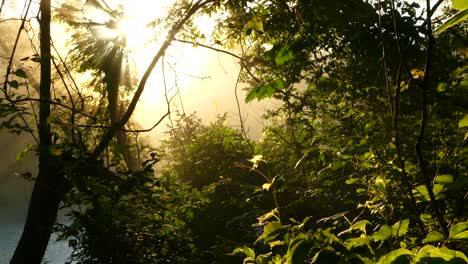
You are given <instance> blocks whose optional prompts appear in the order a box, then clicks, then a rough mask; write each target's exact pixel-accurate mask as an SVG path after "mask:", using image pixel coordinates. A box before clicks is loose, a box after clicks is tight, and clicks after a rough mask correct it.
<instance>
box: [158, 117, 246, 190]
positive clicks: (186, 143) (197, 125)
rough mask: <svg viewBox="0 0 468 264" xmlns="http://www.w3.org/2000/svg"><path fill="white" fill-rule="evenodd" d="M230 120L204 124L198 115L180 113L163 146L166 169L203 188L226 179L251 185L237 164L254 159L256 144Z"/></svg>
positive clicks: (162, 157) (218, 120) (161, 154)
mask: <svg viewBox="0 0 468 264" xmlns="http://www.w3.org/2000/svg"><path fill="white" fill-rule="evenodd" d="M226 119H227V115H222V116H219V117H218V118H217V120H216V121H215V122H212V123H210V124H203V123H202V120H201V119H200V118H198V117H197V116H196V115H195V114H190V115H185V114H180V113H177V118H176V119H175V120H174V121H173V126H171V127H169V130H168V131H167V132H166V133H167V135H168V137H167V138H166V139H165V140H164V141H163V142H162V144H161V147H160V153H159V155H160V158H161V159H162V160H165V161H167V165H165V166H164V167H163V170H164V171H168V172H169V173H171V174H174V175H175V176H176V177H177V178H179V179H180V180H182V181H184V182H186V183H190V184H191V185H192V186H194V187H196V188H199V189H201V188H202V187H203V186H207V185H209V184H211V183H214V182H216V181H218V180H220V179H223V178H224V179H231V180H233V181H236V182H239V181H244V182H249V181H250V178H251V177H249V176H248V175H246V174H248V173H246V172H245V171H244V170H242V169H239V168H236V167H235V166H234V163H235V162H242V161H246V160H247V159H248V158H250V157H251V156H252V154H253V153H252V149H251V144H252V143H251V142H249V141H248V140H246V139H244V137H243V136H242V134H241V132H240V131H238V130H235V129H233V128H231V127H229V126H228V125H227V124H226V122H227V121H226Z"/></svg>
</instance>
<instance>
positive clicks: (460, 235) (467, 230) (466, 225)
mask: <svg viewBox="0 0 468 264" xmlns="http://www.w3.org/2000/svg"><path fill="white" fill-rule="evenodd" d="M449 239H452V240H459V239H463V240H466V239H468V222H461V223H457V224H456V225H454V226H452V228H450V233H449Z"/></svg>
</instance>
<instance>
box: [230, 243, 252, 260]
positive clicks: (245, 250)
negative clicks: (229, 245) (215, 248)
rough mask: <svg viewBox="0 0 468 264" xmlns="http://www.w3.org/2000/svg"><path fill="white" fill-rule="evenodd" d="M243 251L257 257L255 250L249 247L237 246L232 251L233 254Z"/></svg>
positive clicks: (246, 254) (247, 254) (249, 255)
mask: <svg viewBox="0 0 468 264" xmlns="http://www.w3.org/2000/svg"><path fill="white" fill-rule="evenodd" d="M238 253H243V254H244V255H245V256H247V257H250V258H253V259H255V251H253V249H251V248H249V247H245V246H244V247H242V248H236V249H234V251H232V253H231V254H232V255H235V254H238Z"/></svg>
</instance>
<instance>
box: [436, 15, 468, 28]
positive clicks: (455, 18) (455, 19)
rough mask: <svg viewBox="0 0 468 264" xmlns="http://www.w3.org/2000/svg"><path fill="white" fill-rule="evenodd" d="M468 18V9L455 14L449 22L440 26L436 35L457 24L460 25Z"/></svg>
mask: <svg viewBox="0 0 468 264" xmlns="http://www.w3.org/2000/svg"><path fill="white" fill-rule="evenodd" d="M467 18H468V9H465V10H462V11H460V12H458V13H457V14H455V15H453V16H452V17H451V18H450V19H449V20H447V21H446V22H445V23H444V24H442V25H441V26H440V27H439V28H438V29H437V31H436V34H440V33H442V32H444V31H445V30H447V29H448V28H450V27H453V26H455V25H456V24H458V23H461V22H462V21H463V20H465V19H467Z"/></svg>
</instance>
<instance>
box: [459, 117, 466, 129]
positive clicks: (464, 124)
mask: <svg viewBox="0 0 468 264" xmlns="http://www.w3.org/2000/svg"><path fill="white" fill-rule="evenodd" d="M466 126H468V115H465V116H464V117H463V118H462V120H460V122H458V127H466Z"/></svg>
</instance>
